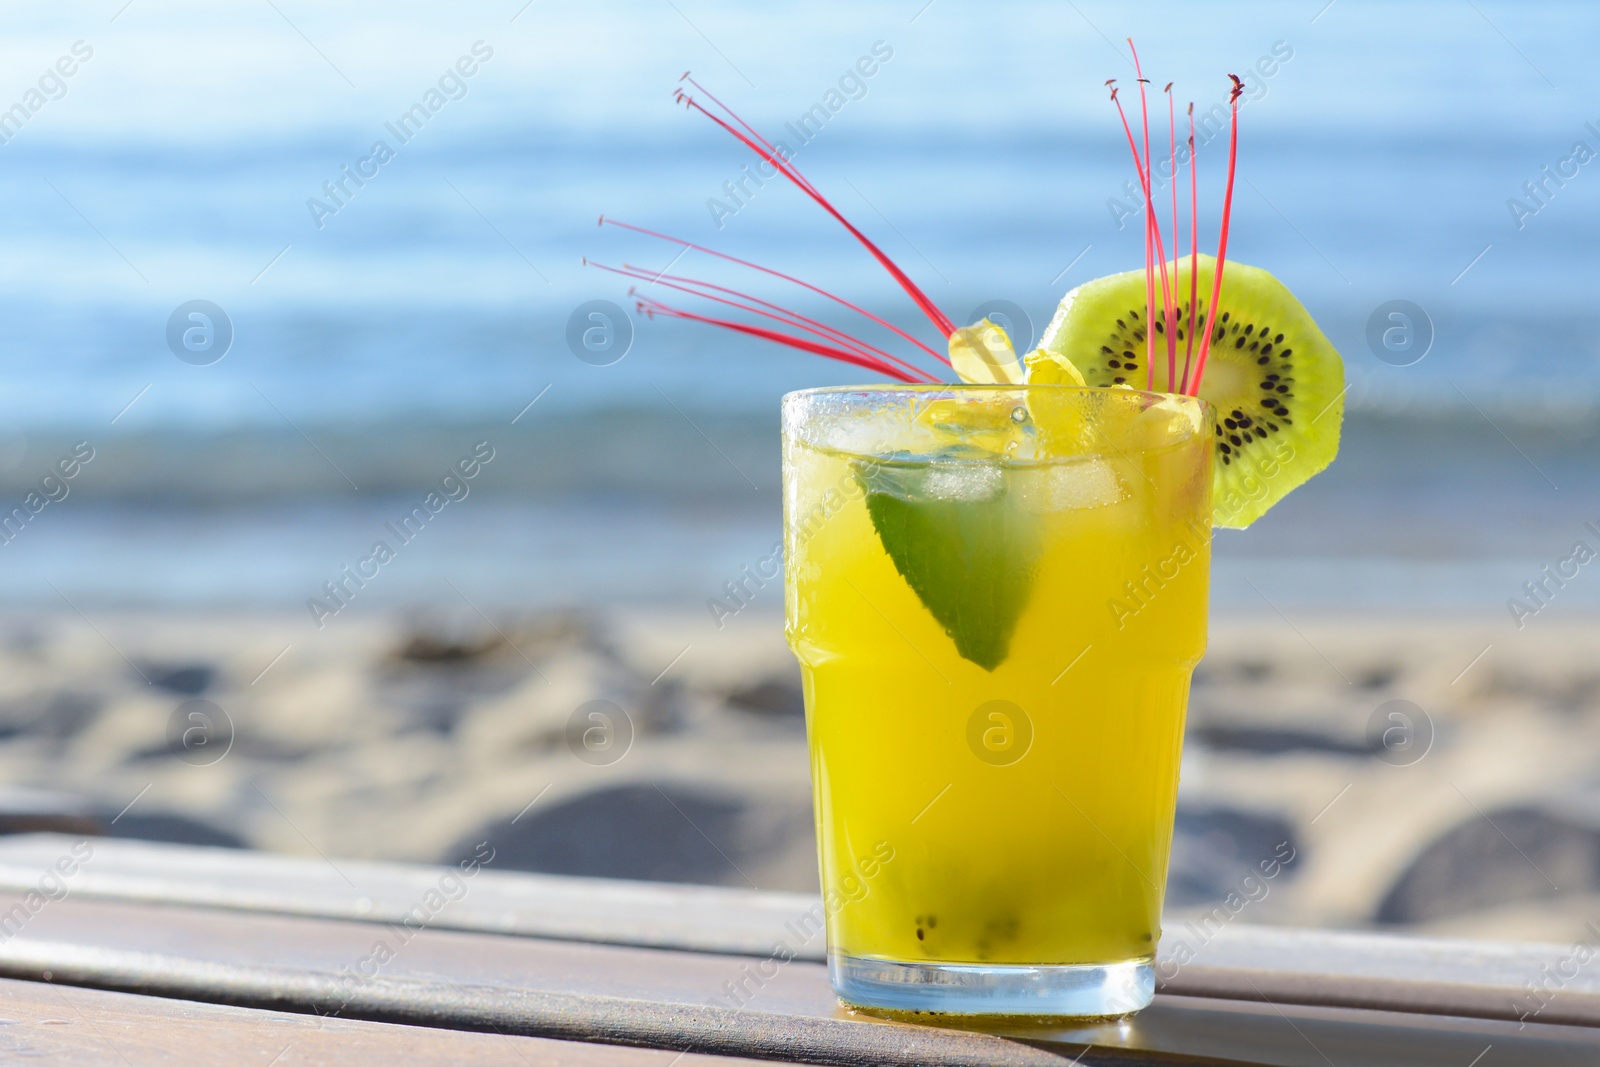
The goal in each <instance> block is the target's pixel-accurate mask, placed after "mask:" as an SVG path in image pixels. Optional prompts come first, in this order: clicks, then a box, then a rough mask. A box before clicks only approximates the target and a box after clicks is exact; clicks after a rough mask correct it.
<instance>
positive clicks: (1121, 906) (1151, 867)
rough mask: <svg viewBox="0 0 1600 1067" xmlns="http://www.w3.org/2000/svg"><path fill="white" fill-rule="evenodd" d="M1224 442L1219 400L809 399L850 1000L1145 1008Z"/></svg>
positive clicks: (824, 746)
mask: <svg viewBox="0 0 1600 1067" xmlns="http://www.w3.org/2000/svg"><path fill="white" fill-rule="evenodd" d="M1213 435H1214V427H1213V424H1212V419H1211V414H1210V410H1209V408H1208V407H1207V406H1206V405H1205V404H1204V402H1202V401H1199V400H1196V399H1194V398H1192V397H1174V396H1159V395H1152V394H1145V393H1139V392H1135V391H1133V390H1127V389H1114V390H1106V389H1093V390H1092V389H1075V388H1068V387H1053V386H1031V387H1015V386H996V387H987V386H983V387H980V386H957V387H950V386H940V387H926V388H920V387H904V388H883V389H847V390H811V391H807V392H802V393H795V394H791V395H790V396H789V397H787V398H785V402H784V492H785V527H786V558H787V607H788V618H787V624H788V637H789V642H790V645H791V647H792V648H793V649H794V652H795V654H796V656H797V657H798V658H799V660H800V663H801V668H802V674H803V678H804V685H805V698H806V714H807V724H808V732H809V737H810V748H811V759H812V776H813V784H814V792H815V804H816V823H817V833H818V843H819V851H820V857H821V867H822V884H823V889H824V893H825V899H826V902H827V911H828V914H829V924H828V944H829V957H830V963H831V966H832V969H833V976H834V984H835V987H836V988H837V989H838V991H839V993H840V995H841V996H842V997H844V998H845V999H846V1000H848V1001H851V1002H852V1003H857V1004H862V1005H865V1006H875V1007H880V1008H889V1009H905V1010H933V1011H948V1012H958V1013H974V1014H996V1013H998V1014H1074V1015H1105V1014H1120V1013H1123V1012H1127V1011H1132V1010H1136V1009H1137V1008H1139V1007H1142V1006H1143V1005H1144V1004H1145V1003H1147V1002H1148V1000H1149V998H1150V994H1151V990H1152V988H1153V976H1152V973H1151V969H1150V961H1151V959H1152V957H1153V955H1154V952H1155V948H1156V942H1157V939H1158V938H1159V937H1160V933H1161V930H1160V919H1161V903H1162V895H1163V887H1164V885H1165V881H1166V873H1167V856H1168V851H1169V849H1170V845H1171V840H1172V820H1173V809H1174V804H1175V797H1176V790H1177V784H1178V763H1179V756H1180V750H1181V745H1182V738H1183V724H1184V712H1185V708H1186V704H1187V700H1188V692H1189V678H1190V674H1191V672H1192V671H1193V669H1194V666H1195V664H1196V663H1197V662H1198V661H1199V659H1200V657H1201V654H1202V652H1203V651H1204V648H1205V640H1206V602H1207V587H1208V578H1209V566H1210V533H1211V511H1212V506H1211V484H1212V470H1211V463H1212V451H1213V444H1212V438H1213Z"/></svg>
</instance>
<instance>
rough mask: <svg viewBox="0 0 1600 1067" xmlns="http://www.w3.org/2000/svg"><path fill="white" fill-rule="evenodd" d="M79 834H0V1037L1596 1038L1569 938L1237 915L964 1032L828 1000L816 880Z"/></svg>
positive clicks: (278, 1041)
mask: <svg viewBox="0 0 1600 1067" xmlns="http://www.w3.org/2000/svg"><path fill="white" fill-rule="evenodd" d="M83 840H84V839H81V838H74V837H70V836H62V835H53V834H32V835H24V836H16V837H9V838H0V976H3V980H0V987H3V990H4V992H5V993H6V994H7V995H8V997H9V1002H8V1006H7V1007H6V1008H4V1009H3V1010H0V1016H3V1018H4V1020H5V1021H6V1023H7V1024H8V1025H0V1051H12V1052H15V1053H16V1054H17V1055H18V1056H21V1055H23V1054H25V1053H27V1052H30V1051H31V1052H38V1053H48V1054H50V1055H52V1056H56V1057H58V1058H60V1059H63V1060H65V1061H67V1062H77V1061H80V1060H81V1061H82V1062H86V1063H88V1062H95V1063H106V1062H112V1063H116V1062H126V1063H128V1064H130V1065H141V1064H145V1063H157V1062H160V1063H169V1062H173V1061H174V1057H176V1058H177V1060H178V1061H179V1062H202V1061H213V1060H214V1061H216V1062H229V1063H240V1064H243V1063H258V1064H261V1065H263V1067H265V1065H268V1064H275V1063H282V1064H284V1065H285V1067H287V1065H288V1064H291V1063H302V1062H312V1061H317V1062H340V1063H358V1064H359V1063H366V1062H369V1061H370V1062H378V1061H379V1060H380V1059H382V1060H383V1061H384V1062H406V1063H431V1062H441V1063H442V1062H458V1061H463V1060H467V1059H471V1060H472V1061H473V1062H485V1063H492V1064H498V1063H502V1062H503V1063H525V1064H526V1063H539V1064H544V1063H550V1062H560V1063H574V1064H579V1063H584V1064H586V1063H595V1064H619V1065H620V1064H634V1063H638V1064H658V1065H659V1067H670V1065H672V1064H675V1063H679V1062H682V1063H683V1064H686V1065H687V1064H692V1063H695V1062H696V1061H697V1060H698V1059H699V1058H700V1057H706V1058H707V1062H716V1063H728V1062H729V1059H728V1058H727V1057H742V1058H749V1059H762V1060H767V1061H769V1062H770V1061H774V1060H776V1061H779V1062H788V1063H819V1064H992V1063H1016V1064H1056V1065H1061V1067H1065V1065H1067V1064H1073V1063H1080V1064H1085V1065H1088V1064H1204V1063H1232V1064H1239V1063H1248V1064H1282V1065H1300V1064H1308V1065H1313V1067H1318V1065H1324V1064H1335V1065H1339V1067H1345V1065H1360V1067H1373V1065H1378V1067H1381V1065H1386V1064H1396V1065H1399V1064H1405V1065H1418V1064H1440V1065H1448V1067H1495V1065H1497V1064H1519V1065H1521V1064H1574V1065H1576V1064H1585V1065H1592V1064H1595V1063H1600V959H1597V960H1589V959H1588V958H1587V955H1584V954H1582V953H1579V954H1577V955H1575V953H1574V947H1573V946H1561V945H1495V944H1487V943H1471V942H1460V941H1442V940H1423V939H1414V938H1405V937H1396V936H1385V935H1377V934H1366V933H1339V932H1329V931H1310V930H1287V929H1273V928H1266V927H1250V926H1246V925H1243V924H1228V925H1222V926H1219V927H1217V928H1216V929H1215V931H1214V932H1212V933H1210V934H1209V935H1208V939H1207V940H1206V941H1205V943H1204V944H1203V945H1201V946H1199V948H1198V949H1197V951H1196V953H1195V958H1194V959H1193V960H1190V961H1188V962H1186V963H1183V964H1182V965H1179V963H1178V961H1175V960H1172V959H1165V960H1163V961H1162V964H1161V967H1160V971H1161V973H1162V975H1163V977H1164V980H1163V982H1162V984H1161V986H1160V991H1159V993H1158V995H1157V997H1156V1002H1155V1004H1154V1005H1153V1006H1152V1007H1151V1008H1150V1009H1149V1010H1147V1011H1146V1012H1144V1013H1142V1014H1140V1015H1139V1016H1138V1017H1136V1018H1135V1019H1134V1020H1132V1021H1131V1022H1129V1023H1125V1024H1122V1025H1113V1024H1104V1025H1097V1026H1086V1027H1077V1028H1070V1027H1059V1026H1044V1025H1040V1026H1028V1025H1023V1024H1020V1023H1019V1024H1014V1025H1008V1026H1000V1027H996V1028H994V1029H993V1030H992V1031H990V1032H976V1031H970V1030H961V1029H955V1028H951V1027H947V1026H916V1025H911V1024H907V1023H899V1022H888V1021H883V1020H879V1019H874V1018H869V1017H867V1016H863V1015H859V1014H856V1013H853V1012H849V1011H846V1010H844V1009H842V1008H841V1007H840V1006H839V1005H838V1003H837V1001H836V1000H835V999H834V997H833V995H832V992H831V991H830V989H829V987H828V983H827V974H826V969H825V967H824V965H823V963H822V960H823V938H822V935H821V933H820V932H817V931H816V929H815V926H814V923H813V922H811V921H809V919H810V917H813V916H815V915H817V914H820V906H819V902H818V901H816V900H815V899H813V898H810V897H806V896H801V895H795V894H782V893H757V892H750V891H743V890H732V889H719V888H709V887H697V886H669V885H656V884H646V883H629V882H614V881H602V880H595V879H581V878H562V877H554V876H548V875H532V874H515V873H508V872H503V871H495V870H492V869H487V868H485V869H482V870H479V871H477V872H476V873H475V874H473V875H472V876H471V877H467V876H466V875H464V874H463V873H462V872H460V871H457V870H454V869H451V868H431V867H421V866H406V865H399V864H385V863H369V862H361V861H354V860H350V861H346V860H334V861H323V860H306V859H298V858H289V857H281V856H271V855H264V854H259V853H248V852H238V851H231V850H222V849H198V848H188V847H180V846H170V845H153V844H145V843H139V842H131V841H113V840H106V839H90V843H89V849H90V850H91V851H92V855H90V856H89V857H88V858H87V859H84V860H83V861H82V862H70V863H66V864H63V862H62V861H63V858H67V859H69V860H70V859H71V858H72V857H73V856H74V855H75V854H74V852H73V850H74V848H75V847H76V848H78V849H79V850H80V853H81V851H82V849H83V845H82V844H81V842H82V841H83ZM64 866H70V867H72V871H71V873H70V874H63V873H60V872H61V871H62V869H63V867H64ZM51 872H56V873H55V874H54V876H51ZM30 893H31V894H32V895H31V896H30V895H29V894H30ZM1190 940H1191V942H1193V941H1195V940H1197V939H1196V938H1194V937H1191V938H1190ZM780 946H781V947H780ZM1580 955H1581V956H1583V962H1579V956H1580ZM785 957H792V959H788V961H787V962H785ZM1530 985H1531V986H1532V987H1536V988H1538V989H1539V992H1538V993H1537V994H1534V993H1530V992H1529V987H1530ZM108 1050H114V1051H115V1055H112V1054H111V1052H110V1051H108ZM712 1055H715V1056H718V1057H720V1058H719V1059H717V1060H715V1061H710V1060H709V1057H710V1056H712ZM118 1057H120V1059H119V1058H118ZM275 1057H276V1058H275Z"/></svg>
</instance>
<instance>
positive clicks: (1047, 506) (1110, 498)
mask: <svg viewBox="0 0 1600 1067" xmlns="http://www.w3.org/2000/svg"><path fill="white" fill-rule="evenodd" d="M1016 478H1017V482H1018V486H1017V488H1018V490H1019V492H1020V494H1021V496H1022V501H1023V506H1024V507H1026V508H1027V510H1029V511H1032V512H1035V513H1037V514H1045V513H1048V512H1053V511H1072V510H1077V509H1080V508H1099V507H1105V506H1106V505H1107V504H1115V503H1117V501H1119V500H1122V499H1123V498H1124V497H1126V496H1127V495H1128V492H1127V489H1126V488H1125V487H1124V486H1123V484H1122V479H1120V478H1118V477H1117V472H1116V471H1114V470H1112V469H1111V464H1109V463H1107V462H1106V461H1105V460H1103V459H1099V458H1090V459H1082V460H1077V461H1075V462H1072V463H1050V464H1045V465H1043V466H1040V467H1034V468H1032V469H1030V470H1027V471H1025V472H1024V471H1018V472H1017V475H1016Z"/></svg>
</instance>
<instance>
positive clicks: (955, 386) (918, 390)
mask: <svg viewBox="0 0 1600 1067" xmlns="http://www.w3.org/2000/svg"><path fill="white" fill-rule="evenodd" d="M1046 390H1049V391H1059V392H1071V393H1109V392H1113V391H1115V392H1118V393H1123V394H1126V395H1129V396H1136V397H1143V398H1145V399H1147V400H1151V401H1154V402H1159V401H1162V400H1181V401H1191V402H1193V403H1195V404H1198V405H1199V407H1200V410H1201V412H1202V413H1204V412H1207V411H1211V412H1215V411H1216V408H1215V407H1214V406H1213V405H1212V403H1211V401H1209V400H1207V399H1205V398H1204V397H1201V396H1192V395H1190V394H1188V393H1161V392H1155V391H1153V390H1146V389H1133V388H1128V389H1118V390H1112V389H1110V388H1108V387H1106V386H1100V385H1066V384H1055V383H1051V384H1046V383H1043V382H1039V383H1034V384H1028V383H1021V384H1017V385H1003V384H990V383H986V382H985V383H975V382H895V383H892V384H885V385H817V386H812V387H811V388H809V389H795V390H792V391H790V392H787V393H784V394H783V396H782V397H781V398H780V400H781V402H782V403H784V404H787V403H789V402H790V401H791V400H796V401H797V400H802V399H805V398H807V397H813V396H826V395H828V394H838V393H860V394H866V395H869V396H870V395H883V396H895V395H910V396H917V395H922V394H942V393H1005V392H1029V391H1036V392H1043V391H1046Z"/></svg>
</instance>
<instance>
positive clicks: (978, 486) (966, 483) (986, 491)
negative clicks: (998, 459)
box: [920, 463, 1005, 502]
mask: <svg viewBox="0 0 1600 1067" xmlns="http://www.w3.org/2000/svg"><path fill="white" fill-rule="evenodd" d="M920 488H921V490H922V494H923V495H924V496H927V497H931V498H934V499H937V500H948V501H963V502H976V501H979V500H993V499H994V498H995V497H997V496H999V495H1000V493H1001V491H1002V490H1003V489H1004V488H1005V472H1004V471H1002V470H1001V469H1000V467H999V466H997V465H995V464H993V463H936V464H934V465H932V466H930V467H929V468H928V473H927V474H926V475H925V476H924V477H923V479H922V485H921V486H920Z"/></svg>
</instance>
